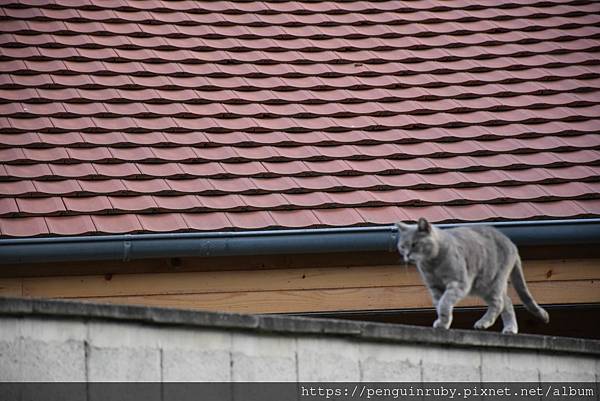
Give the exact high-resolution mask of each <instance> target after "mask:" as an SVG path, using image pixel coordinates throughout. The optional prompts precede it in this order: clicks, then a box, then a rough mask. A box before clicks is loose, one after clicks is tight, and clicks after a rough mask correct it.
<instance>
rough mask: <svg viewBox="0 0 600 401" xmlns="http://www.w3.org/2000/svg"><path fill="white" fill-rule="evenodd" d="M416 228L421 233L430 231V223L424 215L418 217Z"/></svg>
mask: <svg viewBox="0 0 600 401" xmlns="http://www.w3.org/2000/svg"><path fill="white" fill-rule="evenodd" d="M417 229H418V230H419V231H420V232H423V233H430V232H431V224H429V222H428V221H427V219H425V218H424V217H420V218H419V221H417Z"/></svg>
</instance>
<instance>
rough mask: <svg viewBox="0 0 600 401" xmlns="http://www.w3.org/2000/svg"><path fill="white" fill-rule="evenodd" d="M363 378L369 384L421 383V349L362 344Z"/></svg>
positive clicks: (399, 345)
mask: <svg viewBox="0 0 600 401" xmlns="http://www.w3.org/2000/svg"><path fill="white" fill-rule="evenodd" d="M359 349H360V369H361V378H362V380H363V381H367V382H370V381H371V382H377V381H382V382H386V381H387V382H396V381H398V382H401V381H404V382H420V381H421V355H420V352H419V350H420V348H419V347H413V346H407V345H401V344H394V345H391V344H385V343H361V344H360V346H359Z"/></svg>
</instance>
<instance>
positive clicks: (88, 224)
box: [45, 216, 97, 235]
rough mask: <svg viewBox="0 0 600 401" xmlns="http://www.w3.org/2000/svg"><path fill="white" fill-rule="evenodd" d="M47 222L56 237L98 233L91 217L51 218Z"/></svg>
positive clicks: (46, 218) (47, 218)
mask: <svg viewBox="0 0 600 401" xmlns="http://www.w3.org/2000/svg"><path fill="white" fill-rule="evenodd" d="M45 220H46V224H47V225H48V229H49V231H50V232H51V233H53V234H56V235H82V234H91V233H95V232H96V231H97V230H96V226H95V225H94V223H93V221H92V218H91V217H90V216H61V217H51V216H49V217H45Z"/></svg>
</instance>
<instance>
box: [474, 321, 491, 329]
mask: <svg viewBox="0 0 600 401" xmlns="http://www.w3.org/2000/svg"><path fill="white" fill-rule="evenodd" d="M492 324H494V322H490V321H488V320H484V319H479V320H478V321H477V322H475V324H474V325H473V327H474V328H476V329H477V330H485V329H487V328H488V327H490V326H491V325H492Z"/></svg>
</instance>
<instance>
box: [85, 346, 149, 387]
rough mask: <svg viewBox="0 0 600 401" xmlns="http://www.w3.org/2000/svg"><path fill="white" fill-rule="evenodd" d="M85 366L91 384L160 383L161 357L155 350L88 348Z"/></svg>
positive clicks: (140, 348) (139, 348)
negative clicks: (111, 382)
mask: <svg viewBox="0 0 600 401" xmlns="http://www.w3.org/2000/svg"><path fill="white" fill-rule="evenodd" d="M87 366H88V377H89V380H90V381H92V382H98V381H109V382H110V381H123V382H133V381H161V355H160V350H159V349H156V348H143V347H137V348H127V347H122V346H120V347H115V348H100V347H93V346H90V347H89V348H88V352H87Z"/></svg>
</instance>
